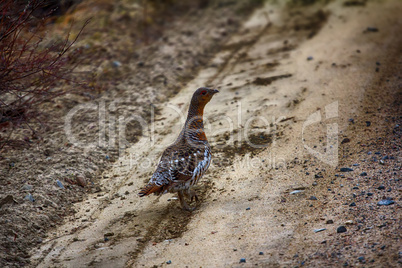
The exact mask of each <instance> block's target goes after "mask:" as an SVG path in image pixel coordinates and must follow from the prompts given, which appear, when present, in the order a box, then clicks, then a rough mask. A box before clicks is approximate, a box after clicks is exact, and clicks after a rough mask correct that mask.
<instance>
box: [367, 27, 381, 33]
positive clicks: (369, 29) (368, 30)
mask: <svg viewBox="0 0 402 268" xmlns="http://www.w3.org/2000/svg"><path fill="white" fill-rule="evenodd" d="M365 32H373V33H375V32H378V28H376V27H367V29H366V31H365Z"/></svg>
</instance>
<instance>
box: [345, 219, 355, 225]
mask: <svg viewBox="0 0 402 268" xmlns="http://www.w3.org/2000/svg"><path fill="white" fill-rule="evenodd" d="M345 224H346V225H351V224H353V221H352V220H348V221H345Z"/></svg>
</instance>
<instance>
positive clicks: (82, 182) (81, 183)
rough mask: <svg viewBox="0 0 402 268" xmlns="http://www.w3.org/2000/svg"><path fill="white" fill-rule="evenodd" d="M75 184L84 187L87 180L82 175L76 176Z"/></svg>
mask: <svg viewBox="0 0 402 268" xmlns="http://www.w3.org/2000/svg"><path fill="white" fill-rule="evenodd" d="M77 185H78V186H81V187H85V186H86V185H87V181H86V180H85V178H84V177H81V176H80V177H77Z"/></svg>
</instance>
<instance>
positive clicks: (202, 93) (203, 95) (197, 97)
mask: <svg viewBox="0 0 402 268" xmlns="http://www.w3.org/2000/svg"><path fill="white" fill-rule="evenodd" d="M218 92H219V91H218V90H216V89H211V88H207V87H200V88H199V89H197V90H196V91H195V92H194V94H193V98H192V99H191V104H193V105H196V106H202V107H204V106H205V104H207V103H208V102H209V101H210V100H211V99H212V97H213V96H214V95H215V94H216V93H218Z"/></svg>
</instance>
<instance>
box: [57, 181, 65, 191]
mask: <svg viewBox="0 0 402 268" xmlns="http://www.w3.org/2000/svg"><path fill="white" fill-rule="evenodd" d="M56 184H57V186H59V187H60V188H61V189H64V185H63V183H61V181H59V180H57V181H56Z"/></svg>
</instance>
